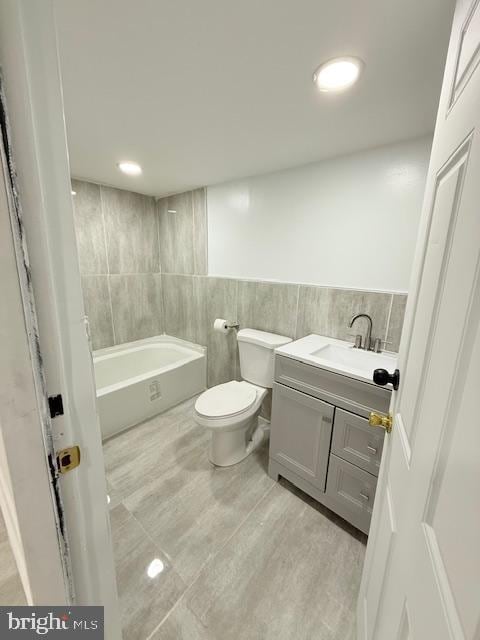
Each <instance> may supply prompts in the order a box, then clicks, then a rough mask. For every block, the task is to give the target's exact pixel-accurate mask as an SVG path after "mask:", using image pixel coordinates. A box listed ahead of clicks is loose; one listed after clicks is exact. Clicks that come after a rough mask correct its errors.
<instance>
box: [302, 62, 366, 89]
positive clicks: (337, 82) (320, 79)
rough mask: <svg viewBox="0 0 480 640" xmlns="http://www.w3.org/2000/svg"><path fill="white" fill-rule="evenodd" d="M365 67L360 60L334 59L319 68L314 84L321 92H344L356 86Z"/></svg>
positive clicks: (314, 76) (315, 74)
mask: <svg viewBox="0 0 480 640" xmlns="http://www.w3.org/2000/svg"><path fill="white" fill-rule="evenodd" d="M363 66H364V63H363V62H362V60H360V58H353V57H343V58H334V59H333V60H328V62H324V63H323V64H321V65H320V66H319V67H318V69H317V70H316V71H315V73H314V74H313V82H314V84H315V86H316V87H317V89H318V90H319V91H343V90H344V89H348V87H351V86H352V85H353V84H355V82H356V81H357V80H358V78H359V77H360V73H361V71H362V68H363Z"/></svg>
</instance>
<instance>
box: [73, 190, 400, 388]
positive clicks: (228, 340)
mask: <svg viewBox="0 0 480 640" xmlns="http://www.w3.org/2000/svg"><path fill="white" fill-rule="evenodd" d="M73 189H74V190H75V191H76V193H77V195H76V196H75V199H74V202H75V224H76V231H77V244H78V252H79V260H80V269H81V273H82V284H83V293H84V300H85V307H86V313H87V315H88V316H89V320H90V330H91V334H92V342H93V348H94V349H99V348H102V347H107V346H111V345H113V344H121V343H123V342H129V341H132V340H138V339H140V338H145V337H149V336H152V335H157V334H159V333H164V332H165V333H167V334H169V335H173V336H176V337H178V338H184V339H186V340H190V341H193V342H196V343H198V344H202V345H205V346H206V347H207V353H208V384H209V386H213V385H215V384H219V383H221V382H226V381H228V380H232V379H233V378H238V377H239V373H240V372H239V364H238V352H237V345H236V339H235V333H234V332H233V331H232V332H231V333H230V334H229V335H227V336H225V335H222V334H219V333H216V332H214V331H213V328H212V326H213V321H214V320H215V318H216V317H222V318H227V319H232V320H238V322H239V323H240V326H241V327H252V328H256V329H262V330H264V331H272V332H274V333H279V334H282V335H287V336H290V337H292V338H300V337H302V336H305V335H308V334H309V333H320V334H323V335H328V336H331V337H335V338H340V339H350V336H349V333H350V332H351V331H353V330H350V329H348V322H349V320H350V318H351V317H352V315H353V314H354V313H360V312H365V313H369V314H370V315H371V317H372V319H373V331H372V335H373V336H374V337H381V338H382V339H384V340H388V341H389V342H390V343H391V344H390V345H389V347H388V348H389V349H391V350H397V349H398V344H399V341H400V334H401V330H402V324H403V316H404V312H405V304H406V296H405V295H397V294H390V293H377V292H372V291H357V290H346V289H335V288H325V287H316V286H306V285H299V284H290V283H289V284H287V283H275V282H262V281H253V280H239V279H231V278H218V277H211V276H207V275H206V274H207V209H206V200H205V190H204V189H197V190H195V191H192V192H188V193H184V194H180V195H176V196H172V197H169V198H163V199H161V200H158V202H155V200H154V199H153V198H150V197H147V196H142V195H138V194H134V193H130V192H128V191H122V190H119V189H113V188H110V187H103V186H99V185H95V184H91V183H87V182H81V181H77V180H75V181H73ZM173 212H175V213H173ZM363 331H364V327H362V325H361V323H360V322H359V325H358V327H357V331H356V332H363Z"/></svg>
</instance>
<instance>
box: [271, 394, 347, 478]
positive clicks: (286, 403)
mask: <svg viewBox="0 0 480 640" xmlns="http://www.w3.org/2000/svg"><path fill="white" fill-rule="evenodd" d="M333 412H334V408H333V407H332V405H331V404H327V403H326V402H323V401H322V400H317V398H312V397H311V396H307V395H306V394H305V393H300V392H299V391H295V390H294V389H290V388H288V387H285V386H283V385H281V384H275V385H274V388H273V403H272V424H274V425H275V429H274V430H272V431H271V435H270V456H271V457H272V458H274V459H275V460H276V461H277V462H279V463H280V464H282V465H284V466H285V467H286V468H287V469H290V470H291V471H293V472H294V473H296V474H297V475H298V476H299V477H301V478H304V479H305V480H307V481H308V482H309V483H310V484H312V485H313V486H314V487H316V488H317V489H320V490H321V491H325V486H326V480H327V467H328V456H329V449H330V439H331V435H332V422H333Z"/></svg>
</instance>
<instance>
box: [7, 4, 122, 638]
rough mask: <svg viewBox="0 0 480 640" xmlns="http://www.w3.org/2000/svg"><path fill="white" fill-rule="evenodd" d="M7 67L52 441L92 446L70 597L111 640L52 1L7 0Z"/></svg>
mask: <svg viewBox="0 0 480 640" xmlns="http://www.w3.org/2000/svg"><path fill="white" fill-rule="evenodd" d="M0 66H1V68H2V74H3V81H4V89H5V98H6V108H7V110H8V115H9V124H10V136H11V152H12V156H13V160H14V163H15V168H16V178H17V187H18V194H17V195H18V198H19V201H20V204H21V209H22V219H21V221H20V224H21V226H22V228H23V231H24V246H25V247H26V249H27V250H28V255H29V261H30V270H29V273H28V277H29V278H31V284H32V288H33V293H34V296H35V312H36V317H37V321H38V332H39V347H40V351H41V360H42V365H43V374H44V379H45V393H46V394H47V395H48V396H53V395H57V394H61V395H62V398H63V405H64V415H61V416H58V417H56V418H55V419H54V420H52V421H51V424H52V439H53V442H54V445H55V449H56V450H57V451H58V450H59V449H62V448H64V447H66V446H70V445H73V444H77V445H79V446H80V449H81V452H82V461H81V464H80V466H79V467H78V468H77V469H75V470H73V471H71V472H69V473H68V474H66V475H64V476H61V478H60V480H59V482H58V491H59V493H60V494H61V500H62V503H63V513H62V514H61V515H62V518H63V519H64V523H65V530H66V535H67V538H68V556H69V560H70V563H71V566H72V573H71V579H72V586H73V590H74V595H71V594H70V595H67V601H70V602H72V600H73V602H72V604H74V603H77V604H100V605H103V606H104V607H105V637H106V638H112V639H114V638H115V639H117V638H120V637H121V626H120V616H119V609H118V598H117V593H116V583H115V568H114V562H113V552H112V541H111V535H110V524H109V516H108V507H107V502H106V480H105V469H104V461H103V451H102V442H101V435H100V429H99V425H98V418H97V412H96V400H95V383H94V378H93V366H92V356H91V352H90V348H89V341H88V336H87V329H86V323H85V313H84V308H83V299H82V290H81V281H80V273H79V266H78V257H77V249H76V240H75V230H74V224H73V204H72V197H71V186H70V169H69V162H68V151H67V142H66V134H65V121H64V111H63V97H62V83H61V74H60V66H59V58H58V47H57V37H56V28H55V15H54V7H53V2H52V0H36V1H35V2H33V3H32V2H31V1H29V0H0ZM24 299H25V296H24ZM25 311H26V313H27V314H28V313H30V310H29V309H25ZM44 400H45V401H46V398H44ZM37 454H38V455H40V452H38V453H37ZM43 456H44V457H45V453H43ZM31 492H32V493H31V495H33V494H34V492H35V487H33V486H32V487H31ZM61 553H62V550H61V549H60V548H59V554H61ZM49 604H52V605H54V604H58V603H56V602H51V603H49Z"/></svg>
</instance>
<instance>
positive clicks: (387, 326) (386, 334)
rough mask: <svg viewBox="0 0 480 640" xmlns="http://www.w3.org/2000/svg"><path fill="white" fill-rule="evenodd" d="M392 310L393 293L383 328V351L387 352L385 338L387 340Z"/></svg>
mask: <svg viewBox="0 0 480 640" xmlns="http://www.w3.org/2000/svg"><path fill="white" fill-rule="evenodd" d="M392 309H393V293H392V296H391V298H390V307H389V309H388V316H387V325H386V327H385V350H386V351H388V349H387V338H388V330H389V328H390V320H391V318H392Z"/></svg>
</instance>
